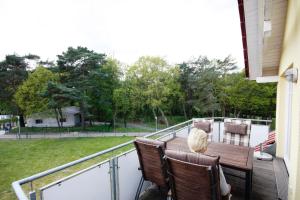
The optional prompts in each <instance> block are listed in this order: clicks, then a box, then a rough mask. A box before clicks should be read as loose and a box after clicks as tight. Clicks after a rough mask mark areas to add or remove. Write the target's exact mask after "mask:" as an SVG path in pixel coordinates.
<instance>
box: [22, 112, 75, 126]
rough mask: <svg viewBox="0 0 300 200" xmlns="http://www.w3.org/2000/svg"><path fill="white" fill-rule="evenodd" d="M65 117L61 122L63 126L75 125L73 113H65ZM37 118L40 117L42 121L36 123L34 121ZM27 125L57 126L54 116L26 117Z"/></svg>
mask: <svg viewBox="0 0 300 200" xmlns="http://www.w3.org/2000/svg"><path fill="white" fill-rule="evenodd" d="M65 118H66V122H64V123H63V126H64V127H71V126H75V117H74V114H67V115H65ZM37 119H42V120H43V123H41V124H36V123H35V121H36V120H37ZM27 126H28V127H58V125H57V121H56V119H55V118H51V117H49V118H42V117H40V118H38V117H37V118H28V119H27Z"/></svg>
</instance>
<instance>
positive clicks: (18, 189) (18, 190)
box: [12, 120, 192, 200]
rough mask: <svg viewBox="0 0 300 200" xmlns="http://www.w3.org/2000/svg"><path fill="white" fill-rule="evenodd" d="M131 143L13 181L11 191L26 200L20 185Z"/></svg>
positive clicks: (152, 134) (169, 128)
mask: <svg viewBox="0 0 300 200" xmlns="http://www.w3.org/2000/svg"><path fill="white" fill-rule="evenodd" d="M191 121H192V120H188V121H185V122H182V123H179V124H176V125H174V126H171V127H168V128H166V129H163V130H160V131H157V132H154V133H151V134H148V135H146V136H144V137H151V136H154V135H157V134H159V133H162V132H165V131H168V130H171V129H173V128H176V127H178V126H181V125H184V124H187V123H190V122H191ZM133 142H134V140H131V141H128V142H125V143H123V144H119V145H117V146H114V147H111V148H108V149H106V150H103V151H100V152H97V153H94V154H92V155H89V156H86V157H83V158H80V159H78V160H75V161H72V162H69V163H67V164H64V165H60V166H58V167H55V168H52V169H49V170H46V171H43V172H40V173H38V174H35V175H32V176H29V177H27V178H24V179H21V180H18V181H15V182H13V183H12V187H13V189H14V191H15V193H16V195H17V197H18V199H19V200H28V198H27V196H26V194H25V193H24V191H23V190H22V187H21V185H23V184H25V183H29V182H31V181H34V180H36V179H39V178H42V177H45V176H48V175H50V174H53V173H55V172H58V171H61V170H63V169H66V168H69V167H72V166H74V165H77V164H79V163H82V162H85V161H88V160H90V159H93V158H95V157H98V156H100V155H103V154H106V153H109V152H112V151H115V150H117V149H120V148H122V147H125V146H127V145H130V144H132V143H133Z"/></svg>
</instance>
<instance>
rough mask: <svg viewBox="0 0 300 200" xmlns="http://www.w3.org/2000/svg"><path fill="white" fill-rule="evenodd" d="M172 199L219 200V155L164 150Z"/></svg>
mask: <svg viewBox="0 0 300 200" xmlns="http://www.w3.org/2000/svg"><path fill="white" fill-rule="evenodd" d="M165 159H166V161H167V162H166V165H167V173H168V176H169V181H170V186H171V190H172V198H173V199H174V200H197V199H199V200H200V199H201V200H212V199H213V200H220V199H221V192H220V177H219V159H220V158H219V157H211V156H206V155H202V154H197V153H186V152H180V151H173V150H166V151H165Z"/></svg>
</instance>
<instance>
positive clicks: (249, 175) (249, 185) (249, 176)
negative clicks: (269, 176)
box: [245, 170, 252, 200]
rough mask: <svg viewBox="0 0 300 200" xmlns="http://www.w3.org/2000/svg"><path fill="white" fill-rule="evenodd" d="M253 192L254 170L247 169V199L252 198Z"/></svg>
mask: <svg viewBox="0 0 300 200" xmlns="http://www.w3.org/2000/svg"><path fill="white" fill-rule="evenodd" d="M251 193H252V170H249V171H246V192H245V199H247V200H249V199H251Z"/></svg>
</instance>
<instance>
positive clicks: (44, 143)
mask: <svg viewBox="0 0 300 200" xmlns="http://www.w3.org/2000/svg"><path fill="white" fill-rule="evenodd" d="M131 139H133V138H132V137H127V136H123V137H101V138H67V139H39V140H21V141H0V157H1V158H0V171H1V173H0V199H1V200H8V199H15V196H14V193H13V191H12V189H11V183H12V182H13V181H15V180H19V179H21V178H25V177H28V176H30V175H33V174H35V173H38V172H41V171H44V170H47V169H50V168H53V167H56V166H58V165H62V164H65V163H67V162H70V161H73V160H76V159H79V158H81V157H84V156H87V155H89V154H92V153H95V152H98V151H101V150H104V149H107V148H109V147H112V146H115V145H117V144H120V143H124V142H126V141H129V140H131ZM128 148H129V147H127V148H126V149H128ZM122 150H123V151H124V150H125V149H122ZM122 150H119V151H118V152H115V153H119V152H120V151H122ZM109 156H111V155H106V156H103V157H101V158H97V159H94V160H92V161H90V162H89V163H84V164H81V166H76V167H73V168H72V169H68V170H66V171H65V172H62V173H61V174H54V175H52V177H49V178H43V179H41V180H40V182H39V181H36V182H35V183H34V187H36V188H38V187H40V186H41V185H43V184H45V183H49V181H53V180H56V179H58V178H60V177H63V176H66V175H67V174H70V173H73V172H74V171H77V170H79V169H82V168H84V167H87V165H91V164H92V163H96V162H99V161H100V160H104V159H106V158H108V157H109ZM25 188H26V186H25Z"/></svg>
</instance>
